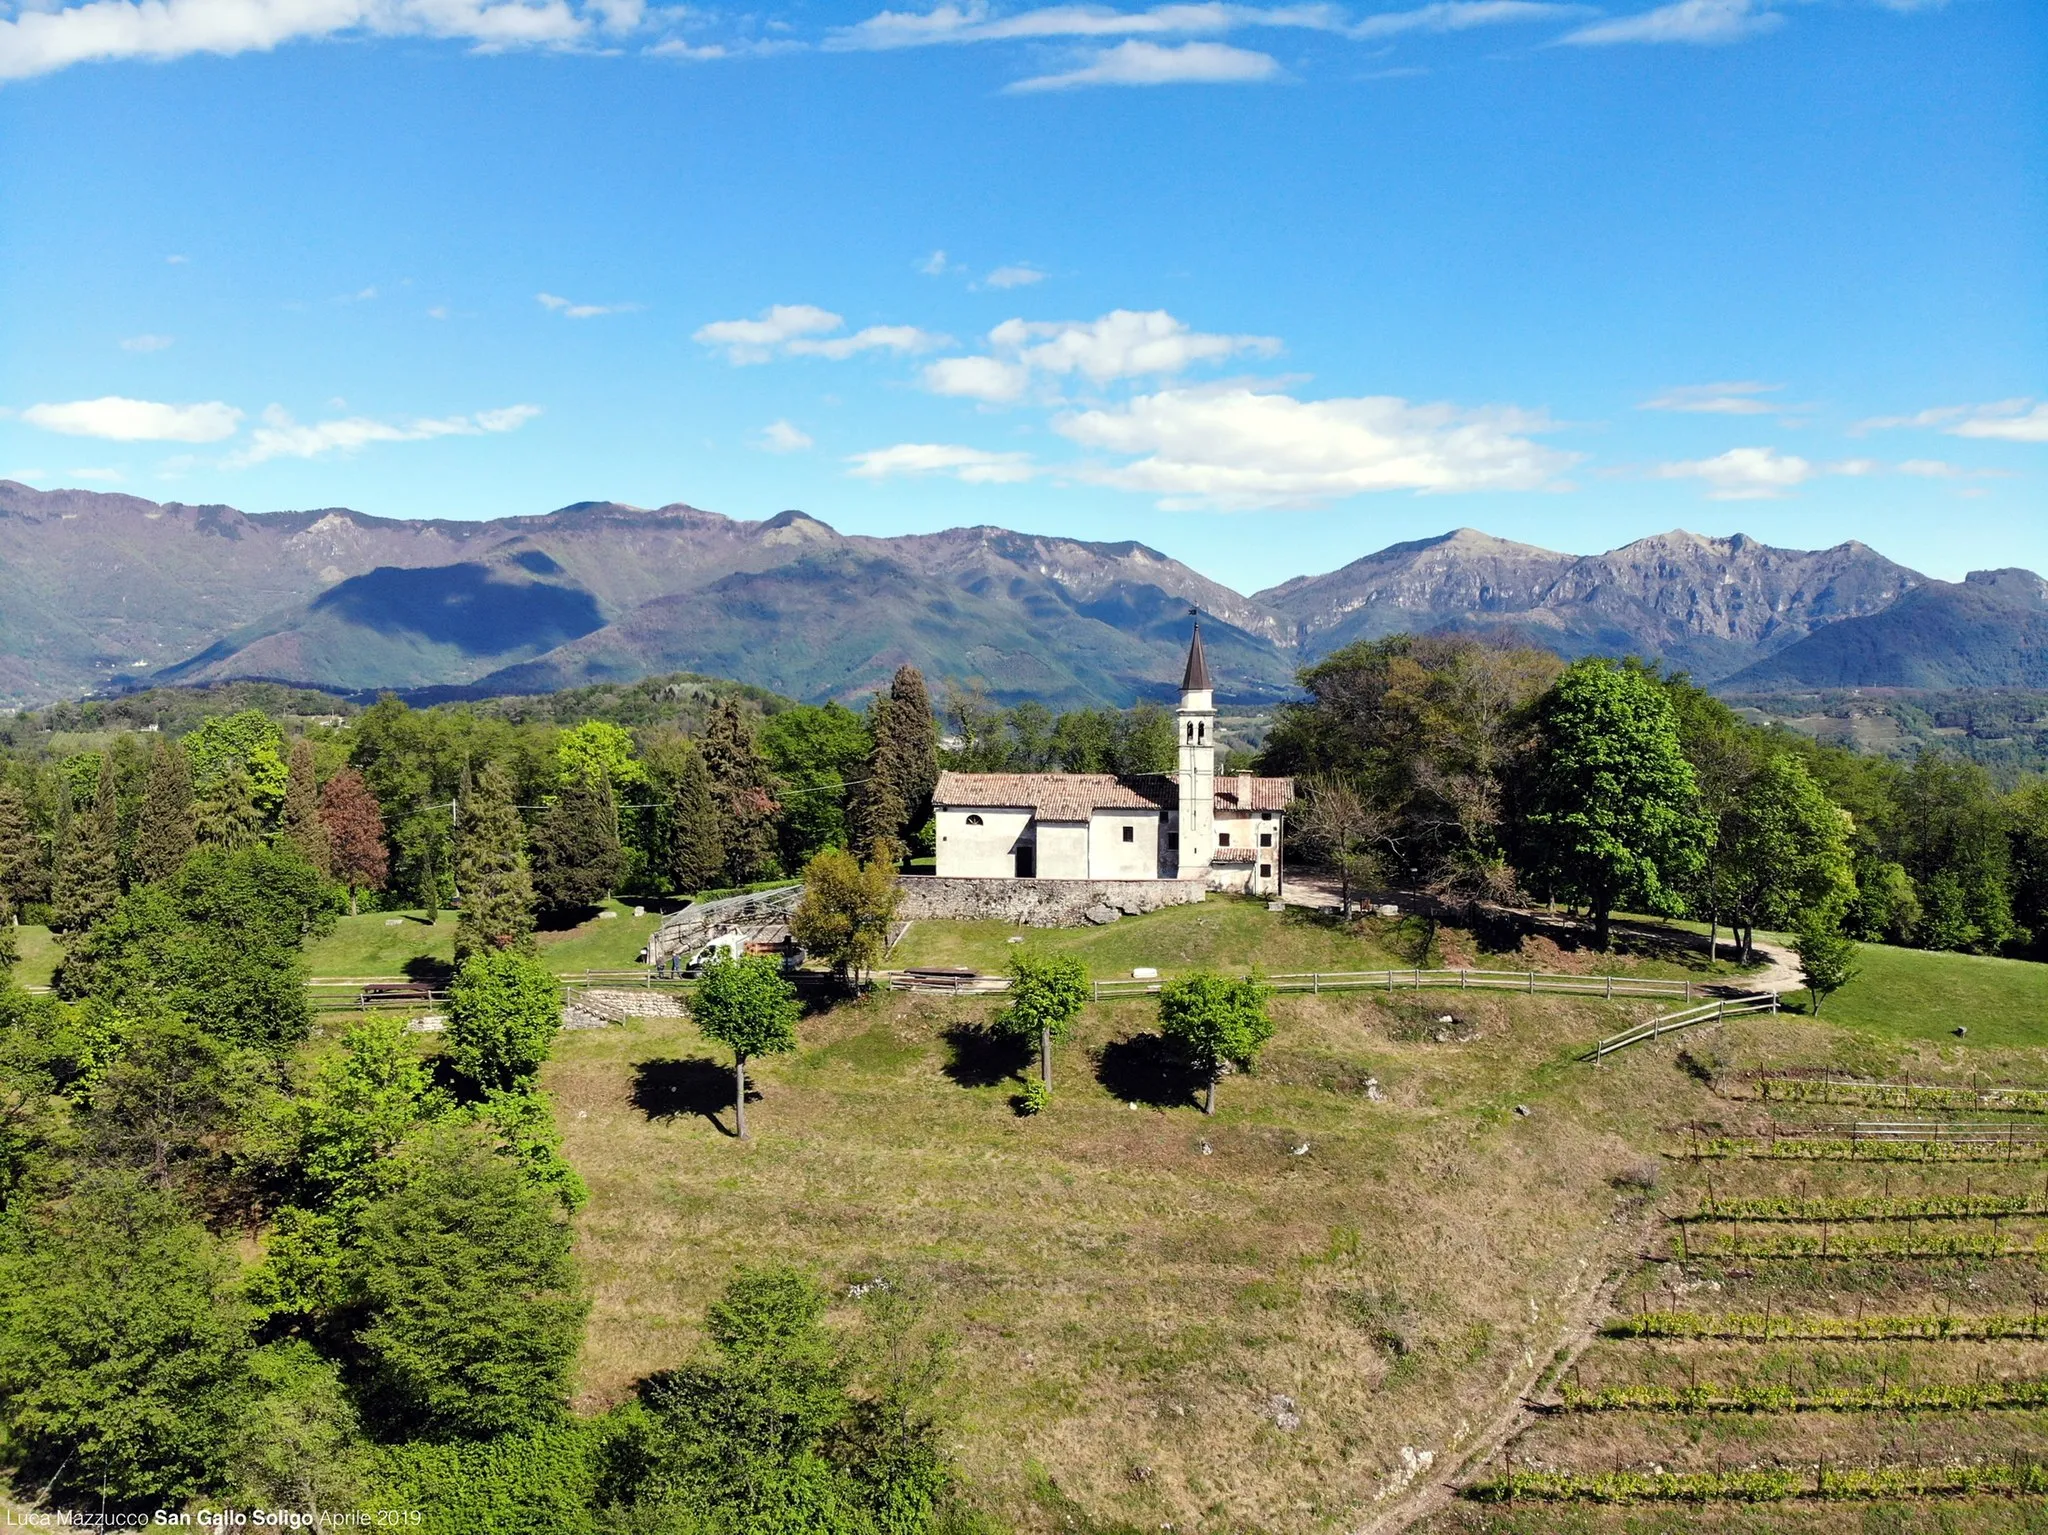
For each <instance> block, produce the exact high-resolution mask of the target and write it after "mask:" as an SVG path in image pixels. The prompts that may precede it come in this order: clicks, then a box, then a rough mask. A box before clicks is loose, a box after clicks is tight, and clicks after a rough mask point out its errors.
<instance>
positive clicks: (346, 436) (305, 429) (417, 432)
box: [227, 405, 540, 468]
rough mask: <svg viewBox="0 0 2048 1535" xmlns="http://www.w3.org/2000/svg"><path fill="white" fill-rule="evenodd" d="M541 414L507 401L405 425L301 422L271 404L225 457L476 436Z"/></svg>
mask: <svg viewBox="0 0 2048 1535" xmlns="http://www.w3.org/2000/svg"><path fill="white" fill-rule="evenodd" d="M539 414H540V407H539V406H538V405H508V406H505V407H504V408H503V409H501V410H480V411H478V412H476V413H475V414H474V415H469V416H441V417H427V418H423V419H420V420H415V421H411V422H407V423H405V424H403V425H401V424H398V423H395V422H390V421H377V420H373V419H372V418H370V417H368V416H348V417H345V418H342V419H340V420H335V421H315V422H311V423H308V424H305V425H301V424H300V423H299V422H297V421H294V420H293V419H292V416H291V413H290V412H289V411H287V410H285V409H284V408H283V407H281V406H277V405H273V406H271V407H270V408H269V409H268V410H266V411H264V412H263V425H261V426H259V427H257V428H256V429H255V430H254V431H253V432H251V433H250V435H249V446H248V447H246V448H244V449H243V450H242V451H241V452H239V453H237V454H235V455H233V456H232V457H231V458H229V459H228V461H227V462H228V463H229V465H230V466H232V467H235V468H247V467H248V466H249V465H251V464H260V463H264V462H265V461H267V460H269V459H273V458H318V457H319V456H320V455H321V454H323V453H333V452H337V451H339V452H344V453H352V452H354V451H355V450H356V449H357V448H362V447H367V446H369V445H370V444H371V443H374V442H425V441H427V440H428V439H430V438H434V437H477V436H482V435H484V434H487V433H496V432H513V431H517V430H518V429H519V428H520V427H522V426H524V425H525V424H526V423H527V422H529V421H531V420H532V419H533V418H534V417H535V416H537V415H539Z"/></svg>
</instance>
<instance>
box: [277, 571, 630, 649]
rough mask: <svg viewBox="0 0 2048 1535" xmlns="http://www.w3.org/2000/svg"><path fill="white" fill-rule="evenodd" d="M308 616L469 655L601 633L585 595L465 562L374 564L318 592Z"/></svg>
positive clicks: (600, 618) (601, 622) (595, 612)
mask: <svg viewBox="0 0 2048 1535" xmlns="http://www.w3.org/2000/svg"><path fill="white" fill-rule="evenodd" d="M543 558H545V556H543ZM548 563H549V564H550V565H552V564H553V563H554V562H553V561H552V560H550V561H548ZM312 610H313V611H314V612H315V613H327V614H331V615H333V616H334V617H336V618H339V619H342V620H343V621H345V622H347V623H351V624H358V625H360V626H362V627H363V628H366V629H372V630H375V631H377V632H378V633H380V634H388V633H392V632H394V631H397V632H401V633H406V634H413V635H417V636H418V637H419V638H421V639H423V640H427V641H430V642H432V643H433V644H437V645H451V646H453V647H455V648H456V649H457V650H460V651H461V652H463V653H464V654H465V655H472V656H489V655H503V654H505V653H506V652H507V651H512V650H531V649H535V648H541V649H546V648H551V647H553V646H556V645H563V644H567V643H568V642H569V641H570V640H574V639H580V638H582V637H583V636H584V635H586V634H589V633H591V632H592V631H593V630H596V629H601V628H603V627H604V616H603V614H601V613H600V612H599V611H598V608H597V599H596V598H594V597H592V596H591V595H590V593H588V592H586V591H582V590H579V589H578V588H576V587H573V586H556V585H554V584H552V583H550V582H546V581H507V580H504V579H503V578H502V577H500V576H499V574H498V573H497V572H496V571H493V570H492V569H490V567H488V566H486V565H480V564H476V563H474V562H468V561H465V562H464V563H462V564H460V565H430V566H424V567H414V568H410V569H407V568H401V567H398V566H392V565H380V566H379V567H378V568H377V569H375V570H373V571H370V572H369V573H368V574H366V575H360V576H351V577H350V578H349V579H348V580H346V581H343V582H341V583H339V584H338V585H336V586H333V587H331V588H329V589H328V590H327V591H324V592H322V593H321V594H320V595H319V596H318V597H316V598H314V599H313V602H312Z"/></svg>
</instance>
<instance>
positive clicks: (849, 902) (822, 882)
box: [789, 842, 903, 989]
mask: <svg viewBox="0 0 2048 1535" xmlns="http://www.w3.org/2000/svg"><path fill="white" fill-rule="evenodd" d="M902 899H903V890H902V887H901V886H900V885H898V884H897V882H896V856H895V853H894V851H893V848H892V845H891V844H889V843H886V842H885V843H881V844H878V845H877V848H876V851H875V853H874V854H873V855H872V856H871V857H870V858H869V860H868V861H867V862H866V863H862V862H861V861H860V860H859V859H857V858H855V857H854V856H853V854H851V853H849V852H848V851H846V849H844V848H837V847H833V848H827V849H825V851H824V852H822V853H820V854H818V855H817V857H815V858H813V859H812V860H811V861H810V862H809V863H808V864H806V865H805V866H804V893H803V896H802V898H801V899H800V900H799V901H798V902H797V906H796V910H795V911H793V912H791V913H790V917H789V934H790V937H792V938H794V939H795V940H796V941H797V942H798V943H799V944H801V945H802V946H803V947H804V949H805V950H806V951H807V952H809V953H811V954H814V955H816V956H817V957H818V958H819V959H823V960H827V961H829V962H830V963H831V965H832V966H833V968H834V969H836V970H837V971H839V973H840V974H841V975H843V976H845V977H846V980H847V984H848V985H849V986H852V987H853V988H855V989H858V988H859V986H860V982H861V976H862V974H863V972H865V971H869V970H872V969H874V967H875V966H876V965H878V964H880V963H881V961H882V956H883V955H884V954H885V953H886V952H887V950H888V947H889V923H890V921H891V920H892V919H893V918H894V917H895V915H896V907H897V905H898V903H899V902H901V900H902Z"/></svg>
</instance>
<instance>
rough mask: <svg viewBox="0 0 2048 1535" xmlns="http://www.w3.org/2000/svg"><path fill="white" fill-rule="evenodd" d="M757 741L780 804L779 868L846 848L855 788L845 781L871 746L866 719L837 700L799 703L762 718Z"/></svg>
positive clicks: (854, 776) (860, 767) (861, 766)
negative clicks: (813, 704) (815, 704)
mask: <svg viewBox="0 0 2048 1535" xmlns="http://www.w3.org/2000/svg"><path fill="white" fill-rule="evenodd" d="M760 740H761V750H762V752H763V754H764V755H766V757H767V758H768V765H769V766H770V767H771V768H773V769H774V771H775V780H776V798H777V799H778V800H779V801H780V802H781V804H782V815H781V818H780V822H779V825H778V827H777V831H778V836H779V839H780V842H781V852H782V866H783V867H784V868H785V869H800V868H802V867H803V866H804V864H805V863H807V862H808V861H809V860H810V858H811V856H812V855H813V854H815V853H817V852H820V851H821V850H823V849H825V848H828V847H844V846H846V845H847V843H848V841H849V839H850V835H851V832H850V828H849V826H848V824H847V804H848V801H849V799H850V797H851V795H852V794H853V793H854V792H855V791H853V790H850V789H848V788H847V787H846V785H848V784H851V783H854V782H855V781H856V780H858V779H859V778H860V777H861V776H862V774H863V772H864V770H865V769H866V766H867V759H868V753H869V751H870V749H871V748H872V746H873V742H872V741H870V740H869V738H868V728H867V722H866V721H865V720H864V719H862V718H861V716H860V715H858V714H855V713H854V712H853V711H852V710H851V709H848V708H846V707H845V706H843V705H841V704H837V703H828V704H825V705H824V706H823V707H821V708H813V707H811V706H809V705H807V704H800V705H798V706H797V707H796V708H794V709H784V710H783V711H782V712H781V713H779V714H771V715H769V716H768V717H767V718H766V719H764V720H763V721H762V722H761V733H760Z"/></svg>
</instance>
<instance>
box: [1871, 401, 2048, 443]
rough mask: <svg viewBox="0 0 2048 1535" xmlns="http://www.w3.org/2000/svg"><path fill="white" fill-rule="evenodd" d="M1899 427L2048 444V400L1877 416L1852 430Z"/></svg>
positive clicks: (1938, 408) (1966, 406)
mask: <svg viewBox="0 0 2048 1535" xmlns="http://www.w3.org/2000/svg"><path fill="white" fill-rule="evenodd" d="M1898 427H1922V428H1934V429H1936V430H1939V431H1942V432H1945V433H1947V434H1948V435H1949V436H1950V437H1975V438H1981V439H1988V440H1991V441H1994V442H2048V400H2040V401H2036V400H2034V399H2031V398H2029V397H2027V396H2021V397H2020V398H2018V399H2013V400H1994V401H1992V402H1990V403H1989V404H1985V405H1938V406H1936V407H1934V408H1933V409H1932V410H1923V411H1917V412H1915V413H1914V414H1913V415H1910V416H1873V417H1871V418H1870V419H1869V420H1868V421H1859V422H1857V423H1856V425H1855V426H1854V427H1853V428H1851V430H1852V431H1856V432H1874V431H1885V430H1890V429H1893V428H1898Z"/></svg>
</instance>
